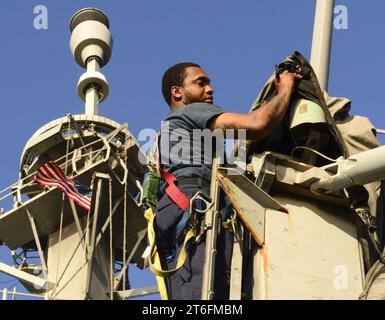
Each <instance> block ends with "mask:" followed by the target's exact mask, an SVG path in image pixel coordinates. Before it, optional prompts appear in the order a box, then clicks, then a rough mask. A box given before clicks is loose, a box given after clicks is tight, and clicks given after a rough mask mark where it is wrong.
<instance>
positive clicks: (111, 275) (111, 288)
mask: <svg viewBox="0 0 385 320" xmlns="http://www.w3.org/2000/svg"><path fill="white" fill-rule="evenodd" d="M108 189H109V190H108V191H109V203H110V205H109V211H110V212H109V217H110V300H113V299H114V296H113V292H114V261H113V246H112V179H111V178H110V179H109V180H108Z"/></svg>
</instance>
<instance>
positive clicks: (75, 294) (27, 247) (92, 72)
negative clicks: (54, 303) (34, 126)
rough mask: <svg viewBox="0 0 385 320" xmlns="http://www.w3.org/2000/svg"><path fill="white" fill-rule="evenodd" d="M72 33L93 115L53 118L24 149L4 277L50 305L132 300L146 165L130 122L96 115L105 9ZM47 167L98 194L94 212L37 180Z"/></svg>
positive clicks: (104, 87)
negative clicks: (9, 261) (53, 165)
mask: <svg viewBox="0 0 385 320" xmlns="http://www.w3.org/2000/svg"><path fill="white" fill-rule="evenodd" d="M70 30H71V32H72V35H71V40H70V46H71V50H72V53H73V56H74V58H75V60H76V62H77V63H78V64H79V65H80V66H81V67H84V68H86V69H87V71H86V72H85V73H84V74H83V75H82V76H81V77H80V79H79V82H78V86H77V92H78V94H79V96H80V98H81V99H82V100H83V101H84V102H85V114H78V115H70V114H68V115H66V116H64V117H61V118H59V119H56V120H53V121H51V122H50V123H48V124H46V125H44V126H42V127H41V128H40V129H38V130H37V131H36V132H35V133H34V134H33V135H32V137H31V138H30V139H29V140H28V142H27V143H26V145H25V147H24V150H23V153H22V155H21V161H20V174H19V181H18V182H17V183H15V184H13V185H12V186H11V187H9V188H7V189H5V190H3V191H2V192H1V194H0V197H1V199H4V198H7V197H10V198H12V199H13V205H12V208H11V209H10V210H8V211H7V212H5V213H4V214H2V215H1V216H0V240H1V242H2V243H4V244H5V245H7V246H8V247H9V249H11V250H12V254H13V257H14V265H13V266H8V265H5V264H3V263H1V264H0V272H3V273H7V274H9V275H12V276H14V277H16V278H18V279H19V280H20V281H21V282H22V283H23V284H24V286H25V287H26V288H27V289H28V290H29V291H30V292H33V293H37V294H40V295H44V296H45V297H46V298H48V299H116V298H121V296H127V295H131V294H133V293H132V291H130V290H128V289H130V288H129V287H128V285H127V283H128V279H126V271H127V268H128V264H129V263H135V264H136V265H137V266H138V267H143V259H142V258H141V255H142V253H143V251H144V249H145V247H146V237H145V235H146V221H145V219H144V216H143V212H142V209H141V207H140V204H138V203H137V201H136V200H135V199H134V198H135V197H136V196H137V195H138V193H139V192H140V183H139V182H140V181H141V180H142V178H143V176H144V173H145V171H146V167H145V166H144V165H143V164H141V163H140V162H139V160H138V159H139V157H140V156H141V153H140V149H139V145H138V143H137V141H136V139H135V138H134V136H133V135H132V134H131V133H130V132H129V130H128V127H127V124H123V125H121V124H119V123H117V122H115V121H113V120H110V119H107V118H105V117H102V116H99V115H98V114H99V110H98V106H99V103H100V102H101V101H103V100H105V99H106V97H107V95H108V83H107V80H106V78H105V77H104V75H103V74H102V73H101V72H100V68H101V67H103V66H104V65H106V64H107V63H108V61H109V59H110V57H111V50H112V37H111V33H110V31H109V21H108V18H107V17H106V15H105V14H104V13H103V12H102V11H100V10H98V9H95V8H86V9H82V10H80V11H78V12H77V13H76V14H75V15H74V16H73V17H72V19H71V23H70ZM49 161H53V162H54V163H56V164H57V165H58V166H60V167H61V168H62V169H63V170H64V171H65V173H66V175H67V176H69V177H70V178H72V179H74V180H75V181H78V182H80V183H82V184H83V185H85V186H88V187H90V188H91V189H92V204H91V209H90V211H89V212H87V210H85V209H84V208H82V207H80V206H78V205H77V204H75V203H74V202H73V201H72V200H69V199H68V198H67V197H66V196H65V195H64V193H63V192H62V191H60V190H58V189H57V188H52V187H44V186H42V185H40V184H37V183H35V182H34V176H35V174H36V172H37V170H38V169H39V168H40V167H41V166H43V165H44V164H45V163H47V162H49ZM32 252H33V253H36V252H37V253H38V257H39V259H34V258H31V253H32ZM35 256H36V254H35ZM126 289H127V290H128V291H127V290H126ZM135 292H137V291H135ZM145 292H147V291H145ZM119 293H120V294H121V295H119Z"/></svg>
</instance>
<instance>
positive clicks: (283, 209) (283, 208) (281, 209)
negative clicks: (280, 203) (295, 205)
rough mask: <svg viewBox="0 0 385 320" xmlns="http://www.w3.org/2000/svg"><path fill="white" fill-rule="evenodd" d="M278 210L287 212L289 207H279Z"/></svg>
mask: <svg viewBox="0 0 385 320" xmlns="http://www.w3.org/2000/svg"><path fill="white" fill-rule="evenodd" d="M278 211H281V212H284V213H289V209H287V208H285V207H281V208H279V210H278Z"/></svg>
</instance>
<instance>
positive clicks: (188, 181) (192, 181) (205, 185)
mask: <svg viewBox="0 0 385 320" xmlns="http://www.w3.org/2000/svg"><path fill="white" fill-rule="evenodd" d="M175 184H176V185H177V186H179V187H181V186H184V185H196V186H197V187H198V188H200V189H206V190H210V181H208V180H206V179H202V178H198V177H192V178H181V179H178V180H177V181H176V183H175ZM166 188H167V183H166V182H164V183H163V184H162V185H161V186H160V188H159V192H160V193H161V194H163V193H164V192H165V190H166Z"/></svg>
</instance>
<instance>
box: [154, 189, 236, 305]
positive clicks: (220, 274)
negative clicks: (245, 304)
mask: <svg viewBox="0 0 385 320" xmlns="http://www.w3.org/2000/svg"><path fill="white" fill-rule="evenodd" d="M180 189H181V190H182V191H183V192H184V193H185V194H186V195H187V196H188V197H189V198H191V197H192V196H193V195H194V194H195V193H196V192H197V191H203V192H205V193H207V194H208V191H207V190H206V191H205V190H199V189H198V188H197V186H196V185H183V186H180ZM182 215H183V211H182V209H180V208H179V207H178V206H177V205H176V204H175V203H174V202H173V201H172V200H171V199H170V198H169V197H168V195H167V194H166V193H165V194H163V195H162V196H161V198H160V199H159V201H158V205H157V213H156V231H155V232H156V237H155V239H156V244H157V247H158V252H159V255H160V258H161V262H162V267H163V268H164V269H173V268H175V266H176V259H177V258H178V255H179V252H180V249H181V247H182V245H183V237H180V238H181V239H179V241H177V240H176V226H177V224H178V222H179V221H180V219H181V217H182ZM232 245H233V237H232V235H231V234H230V232H228V231H227V230H225V229H223V228H222V229H221V232H220V234H219V236H218V238H217V252H218V253H217V256H216V264H215V265H216V268H215V278H214V292H215V296H214V299H217V300H227V299H228V297H229V287H230V271H231V256H232ZM187 253H188V256H187V258H186V262H185V264H184V265H183V266H182V267H181V268H180V269H179V270H178V271H177V272H176V273H175V274H174V275H172V276H170V277H166V278H165V280H166V281H165V282H166V287H167V292H168V297H169V299H171V300H200V299H201V293H202V278H203V266H204V260H205V241H204V240H203V241H201V242H200V243H199V244H195V243H194V242H193V241H190V243H189V245H188V247H187Z"/></svg>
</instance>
